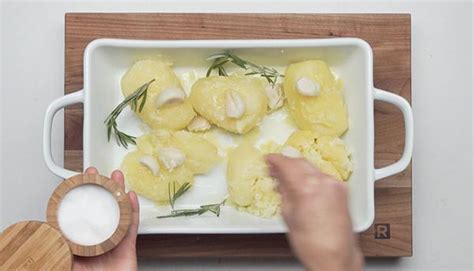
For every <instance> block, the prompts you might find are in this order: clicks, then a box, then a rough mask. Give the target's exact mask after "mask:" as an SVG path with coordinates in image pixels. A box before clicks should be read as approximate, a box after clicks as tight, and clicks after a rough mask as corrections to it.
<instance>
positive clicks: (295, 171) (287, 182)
mask: <svg viewBox="0 0 474 271" xmlns="http://www.w3.org/2000/svg"><path fill="white" fill-rule="evenodd" d="M266 160H267V164H268V168H269V174H270V176H272V177H273V178H276V179H277V180H278V181H279V184H280V185H281V186H282V189H290V190H291V189H295V188H297V187H298V186H302V185H305V182H308V181H309V179H310V178H308V177H311V178H313V179H316V178H321V177H323V174H322V173H321V172H319V170H317V169H316V168H315V167H314V166H313V165H311V163H309V162H308V161H306V160H305V159H294V158H289V157H285V156H283V155H279V154H270V155H268V156H267V157H266Z"/></svg>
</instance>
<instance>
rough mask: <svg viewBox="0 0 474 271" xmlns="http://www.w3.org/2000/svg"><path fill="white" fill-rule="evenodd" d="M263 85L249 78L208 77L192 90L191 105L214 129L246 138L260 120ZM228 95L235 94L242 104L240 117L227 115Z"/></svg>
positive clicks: (264, 109) (263, 108)
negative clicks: (242, 110)
mask: <svg viewBox="0 0 474 271" xmlns="http://www.w3.org/2000/svg"><path fill="white" fill-rule="evenodd" d="M265 86H266V83H265V82H264V81H263V80H261V79H260V78H255V77H249V76H236V75H233V76H211V77H206V78H201V79H199V80H198V81H196V83H194V85H193V87H192V90H191V95H190V99H191V103H192V105H193V107H194V109H195V110H196V111H197V112H198V113H199V114H200V115H201V116H203V117H204V118H206V119H207V120H209V121H210V122H212V123H214V124H216V125H217V126H219V127H221V128H223V129H225V130H227V131H230V132H234V133H238V134H245V133H247V132H248V131H250V130H251V129H252V128H254V127H255V126H256V125H257V124H258V123H260V121H261V120H262V119H263V117H264V116H265V114H266V112H267V104H268V100H267V97H266V96H265V94H264V91H265ZM228 93H233V94H235V93H237V94H238V95H239V97H240V98H241V99H242V101H243V103H244V108H245V109H244V112H243V115H242V116H240V117H238V118H235V117H229V116H228V115H227V113H226V103H227V99H226V98H227V97H228V95H227V94H228Z"/></svg>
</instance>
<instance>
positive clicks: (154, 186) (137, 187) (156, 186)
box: [121, 150, 194, 204]
mask: <svg viewBox="0 0 474 271" xmlns="http://www.w3.org/2000/svg"><path fill="white" fill-rule="evenodd" d="M143 155H145V153H144V152H142V151H140V150H138V151H134V152H131V153H128V154H127V155H126V156H125V158H124V160H123V162H122V166H121V169H122V170H123V172H124V175H125V180H126V182H127V186H128V187H129V188H130V189H131V190H133V191H135V192H136V193H138V194H139V195H140V196H142V197H145V198H147V199H150V200H152V201H154V202H156V203H157V204H166V203H168V193H169V192H168V187H169V184H170V185H171V186H172V185H173V183H175V185H176V189H178V188H179V187H181V185H183V184H184V183H186V182H188V183H191V184H192V183H193V181H194V177H193V174H192V172H191V171H190V170H189V169H188V168H186V167H184V166H180V167H177V168H175V169H173V170H172V171H168V170H166V169H164V167H163V165H162V164H160V167H161V169H160V175H159V176H155V175H153V173H152V172H151V171H150V170H149V169H148V168H147V167H146V166H144V165H142V164H141V163H140V158H141V157H142V156H143Z"/></svg>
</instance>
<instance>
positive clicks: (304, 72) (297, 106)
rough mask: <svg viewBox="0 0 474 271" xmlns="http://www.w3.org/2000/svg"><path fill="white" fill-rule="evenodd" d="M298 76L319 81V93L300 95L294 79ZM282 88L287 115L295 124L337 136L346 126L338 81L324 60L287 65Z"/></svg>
mask: <svg viewBox="0 0 474 271" xmlns="http://www.w3.org/2000/svg"><path fill="white" fill-rule="evenodd" d="M302 77H307V78H309V79H311V80H313V81H314V82H317V83H319V85H320V87H321V89H320V94H319V96H315V97H310V96H304V95H301V94H300V93H299V92H298V91H297V90H296V82H297V81H298V79H300V78H302ZM284 91H285V95H286V98H287V101H288V108H289V111H290V115H291V116H292V118H293V119H294V121H295V123H296V125H297V126H298V128H300V129H302V130H311V131H315V132H316V133H317V134H318V135H329V136H340V135H342V134H343V133H344V132H345V131H346V130H347V109H346V106H345V103H344V98H343V95H342V84H341V81H336V79H335V78H334V75H333V74H332V73H331V71H330V70H329V67H328V66H327V64H326V63H325V62H324V61H321V60H309V61H304V62H299V63H294V64H291V65H289V66H288V68H287V69H286V73H285V82H284Z"/></svg>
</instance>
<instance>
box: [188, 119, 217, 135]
mask: <svg viewBox="0 0 474 271" xmlns="http://www.w3.org/2000/svg"><path fill="white" fill-rule="evenodd" d="M209 129H211V124H210V123H209V121H207V119H205V118H203V117H201V116H196V117H195V118H194V119H193V120H192V121H191V123H189V124H188V130H189V131H191V132H202V131H206V130H209Z"/></svg>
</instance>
